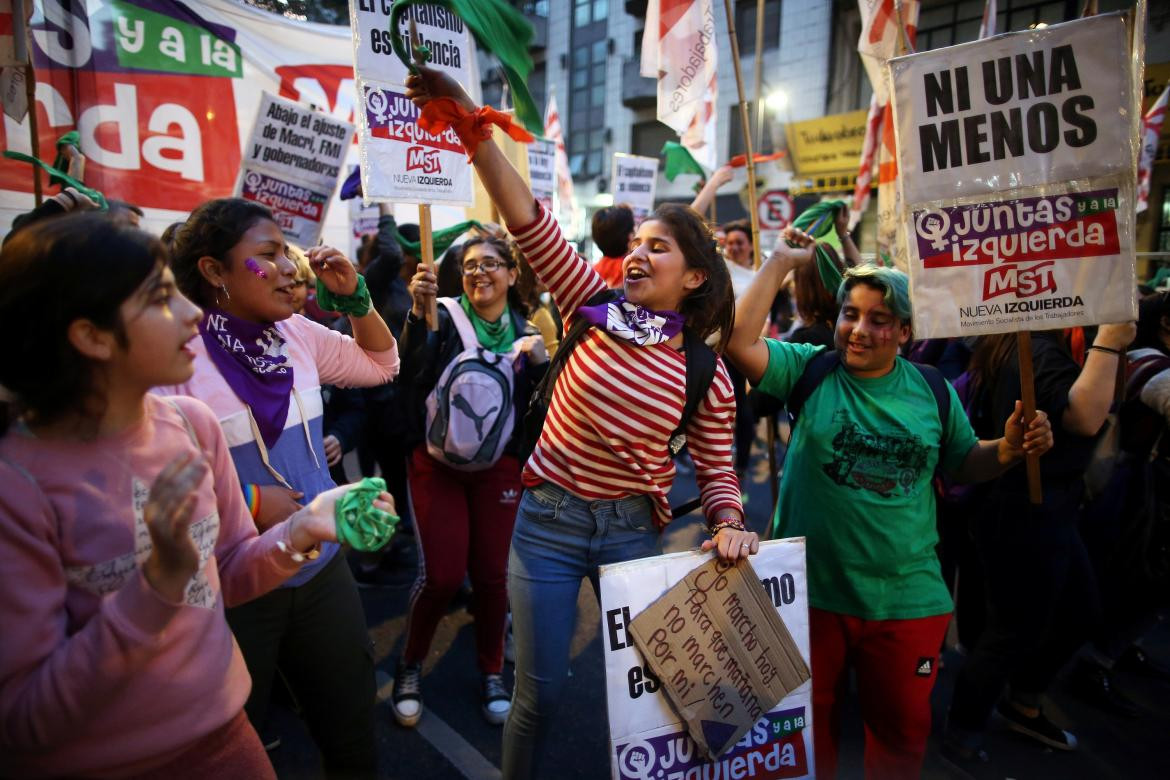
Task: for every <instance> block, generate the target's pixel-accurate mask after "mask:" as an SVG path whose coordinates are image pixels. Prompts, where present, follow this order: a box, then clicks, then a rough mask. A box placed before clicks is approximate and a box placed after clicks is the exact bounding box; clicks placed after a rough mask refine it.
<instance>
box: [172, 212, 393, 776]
mask: <svg viewBox="0 0 1170 780" xmlns="http://www.w3.org/2000/svg"><path fill="white" fill-rule="evenodd" d="M306 254H307V257H308V260H309V262H310V263H311V264H312V265H313V266H314V267H315V269H316V270H315V274H316V277H317V279H318V281H319V282H320V284H321V286H322V287H323V288H324V290H326V291H328V292H329V293H330V294H331V295H332V296H334V297H335V298H336V299H337V301H336V302H335V305H333V306H331V307H330V308H342V307H344V309H345V310H346V311H347V312H348V314H349V323H350V326H351V328H352V331H353V334H354V335H353V337H352V338H350V337H348V336H344V335H342V334H340V333H338V332H336V331H333V330H330V329H328V328H325V327H324V326H322V325H319V324H317V323H315V322H313V321H311V320H309V319H307V318H305V317H302V316H300V315H297V314H294V313H293V301H294V296H295V289H296V287H297V285H296V283H295V281H294V280H295V278H296V275H297V267H296V265H295V264H294V263H293V262H292V261H291V260H290V259H289V257H288V251H287V245H286V242H285V239H284V235H283V234H282V233H281V230H280V228H279V226H278V225H277V224H276V222H275V221H274V219H273V216H272V214H271V212H269V211H268V209H267V208H266V207H264V206H261V205H259V204H256V203H253V202H251V201H246V200H242V199H237V198H225V199H221V200H214V201H209V202H208V203H205V204H203V205H202V206H200V207H199V208H197V209H196V210H195V211H194V212H192V214H191V216H190V217H188V219H187V221H186V223H185V224H184V225H183V227H181V228H179V229H178V230H177V231H176V233H175V237H174V246H173V250H172V254H171V266H172V268H173V269H174V272H175V278H176V281H177V283H178V286H179V289H180V290H181V291H182V292H183V293H184V294H185V295H186V296H187V297H188V298H190V299H191V300H193V301H195V302H196V303H197V304H198V305H200V306H201V307H202V308H203V316H202V318H201V319H200V321H199V335H200V338H199V339H197V340H195V341H194V342H192V349H193V351H194V354H195V359H194V369H195V370H194V374H193V376H192V377H191V378H190V379H188V380H187V381H185V382H182V383H178V384H175V385H173V386H172V387H169V388H167V390H168V391H169V392H174V393H177V394H182V395H189V396H192V397H194V398H198V399H200V400H201V401H203V402H205V403H206V404H207V405H208V406H210V407H211V409H212V411H213V412H214V414H215V416H216V418H217V419H218V420H219V422H220V425H221V426H222V428H223V430H224V435H225V437H226V439H227V446H228V448H229V452H230V454H231V458H232V462H233V463H234V464H235V467H236V471H237V473H238V475H239V478H240V482H241V483H243V485H244V490H245V491H246V492H247V495H248V496H249V502H250V504H251V508H252V515H253V518H254V519H255V522H256V525H257V527H258V528H260V529H264V528H267V527H268V526H269V525H271V524H272V523H276V522H279V521H281V520H284V519H285V518H286V517H288V516H289V515H290V514H292V513H294V512H295V511H297V509H298V508H299V507H300V505H301V502H306V501H309V502H311V501H313V500H314V499H315V498H316V496H318V495H319V494H321V493H323V492H324V491H326V490H328V489H329V488H331V487H333V480H332V479H331V478H330V475H329V467H328V457H327V454H326V452H325V445H324V441H323V433H322V410H323V400H322V395H321V387H322V385H326V384H328V385H335V386H340V387H344V386H372V385H377V384H382V383H385V382H387V381H390V380H391V379H393V378H394V376H395V375H396V374H397V372H398V367H399V360H398V351H397V346H396V344H395V342H394V338H393V336H391V335H390V331H389V329H388V328H387V327H386V324H385V322H383V321H382V318H381V316H380V315H379V314H378V313H377V312H376V311H375V310H374V309H373V308H372V307H371V306H370V303H369V296H368V293H367V294H366V295H365V296H364V297H363V295H362V293H363V292H364V289H365V288H364V283H363V280H362V279H361V277H359V276H358V274H357V271H356V269H355V268H354V266H353V264H352V263H350V262H349V260H348V259H347V258H346V257H344V256H343V255H342V254H341V253H340V252H338V251H337V250H336V249H332V248H330V247H314V248H313V249H310V250H309V251H308V252H307V253H306ZM338 552H339V550H338V545H336V544H332V543H328V544H323V545H322V546H321V549H320V550H318V551H316V552H315V553H314V555H313V560H311V561H310V562H308V563H306V564H305V565H304V566H303V567H302V569H301V571H299V572H298V573H297V574H296V575H294V576H293V577H291V578H290V579H289V580H288V582H287V583H285V585H284V586H283V587H281V588H278V589H276V590H273V591H271V592H270V593H268V594H266V595H264V596H261V597H259V598H256V599H253V600H251V601H248V602H247V603H244V604H240V605H238V606H235V607H233V608H231V609H230V610H228V612H227V619H228V623H229V625H231V627H232V631H233V633H234V634H235V637H236V641H237V642H238V643H239V646H240V649H241V651H242V652H243V655H244V660H245V661H246V663H247V665H248V671H249V673H250V674H251V677H252V693H251V695H250V696H249V697H248V702H247V704H246V706H245V709H246V711H247V713H248V717H249V719H250V720H251V722H252V724H253V726H255V727H257V729H259V730H263V729H264V727H265V722H266V718H267V713H268V708H269V699H270V693H271V691H272V688H273V685H274V684H275V682H276V681H277V678H278V667H279V672H280V675H281V676H282V677H283V679H285V680H287V681H288V684H289V685H290V687H291V689H292V692H293V693H294V695H295V696H296V698H297V701H298V702H300V705H301V707H302V709H303V712H304V716H305V720H306V722H307V724H308V726H309V731H310V733H311V734H312V735H313V738H314V739H315V741H316V742H317V744H318V746H319V747H320V749H321V754H322V757H323V761H324V763H325V767H326V771H329V772H338V773H348V774H353V775H367V776H372V775H373V774H374V771H375V767H376V753H375V745H374V697H375V684H374V666H373V656H372V652H371V648H372V646H371V641H370V639H369V635H368V633H367V631H366V621H365V615H364V613H363V611H362V605H361V600H360V599H359V597H358V593H357V589H356V587H355V585H354V581H353V578H352V577H351V575H350V572H349V568H348V567H347V566H346V564H345V561H344V556H342V555H338Z"/></svg>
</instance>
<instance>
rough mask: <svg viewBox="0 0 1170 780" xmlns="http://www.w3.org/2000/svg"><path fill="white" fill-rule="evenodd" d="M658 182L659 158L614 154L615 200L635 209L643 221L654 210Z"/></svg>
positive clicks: (636, 215) (637, 216)
mask: <svg viewBox="0 0 1170 780" xmlns="http://www.w3.org/2000/svg"><path fill="white" fill-rule="evenodd" d="M657 184H658V159H657V158H655V157H639V156H638V155H636V154H625V153H623V152H617V153H615V154H614V156H613V202H614V203H616V204H622V203H626V204H628V205H629V206H630V208H631V209H633V212H634V220H635V221H636V222H641V221H642V220H643V219H645V218H646V217H647V215H649V214H650V212H651V211H653V210H654V189H655V187H656V186H657Z"/></svg>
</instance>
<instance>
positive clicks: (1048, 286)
mask: <svg viewBox="0 0 1170 780" xmlns="http://www.w3.org/2000/svg"><path fill="white" fill-rule="evenodd" d="M1054 265H1056V263H1055V262H1054V261H1052V260H1049V261H1048V262H1047V263H1039V264H1038V265H1031V266H1025V265H1023V264H1019V263H1009V264H1004V265H999V266H996V267H995V268H989V269H987V272H986V273H985V274H984V275H983V300H985V301H986V300H990V299H992V298H995V297H998V296H1000V295H1007V294H1009V293H1010V294H1012V295H1014V296H1015V297H1017V298H1031V297H1033V296H1036V295H1039V294H1040V293H1045V292H1056V276H1055V275H1054V274H1053V273H1052V271H1053V266H1054Z"/></svg>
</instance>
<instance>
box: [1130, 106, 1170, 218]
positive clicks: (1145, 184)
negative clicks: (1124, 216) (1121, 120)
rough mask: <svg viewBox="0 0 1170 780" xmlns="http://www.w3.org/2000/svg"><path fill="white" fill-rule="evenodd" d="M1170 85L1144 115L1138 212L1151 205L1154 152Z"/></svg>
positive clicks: (1139, 167) (1139, 159)
mask: <svg viewBox="0 0 1170 780" xmlns="http://www.w3.org/2000/svg"><path fill="white" fill-rule="evenodd" d="M1168 97H1170V87H1166V89H1164V90H1162V94H1161V95H1160V96H1159V97H1158V99H1157V100H1155V101H1154V105H1152V106H1150V110H1149V111H1147V112H1146V115H1145V116H1144V117H1142V148H1141V153H1140V154H1139V156H1138V176H1137V212H1138V213H1139V214H1140V213H1141V212H1143V211H1145V210H1146V209H1147V208H1149V206H1150V174H1151V173H1152V172H1153V170H1154V153H1155V152H1156V151H1157V150H1158V138H1159V137H1160V136H1161V135H1162V122H1163V120H1165V119H1166V101H1167V98H1168Z"/></svg>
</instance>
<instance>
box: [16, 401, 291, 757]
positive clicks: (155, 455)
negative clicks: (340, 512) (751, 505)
mask: <svg viewBox="0 0 1170 780" xmlns="http://www.w3.org/2000/svg"><path fill="white" fill-rule="evenodd" d="M145 403H146V414H145V417H144V419H143V420H142V422H140V423H138V424H137V425H135V426H133V427H132V428H129V429H127V430H125V431H123V432H121V433H119V434H117V435H114V436H107V437H100V438H97V439H95V440H92V441H85V442H78V441H64V440H59V439H58V440H55V439H45V438H38V437H36V436H34V435H33V434H31V433H30V432H29V431H28V430H27V429H25V428H22V427H19V426H17V427H16V428H14V429H13V430H12V431H10V432H9V433H8V434H7V435H6V436H4V438H3V439H0V484H2V485H3V490H0V583H3V587H0V621H2V622H3V636H2V638H0V776H4V777H8V776H12V777H60V776H70V777H75V776H92V777H108V776H115V775H123V774H127V773H134V772H142V771H146V770H148V769H150V768H152V767H154V766H158V765H160V764H161V763H163V762H165V761H166V760H168V759H170V758H173V757H174V756H176V755H177V754H179V753H180V752H182V750H183V749H185V748H187V747H189V746H190V745H191V744H192V743H193V742H195V741H196V740H198V739H200V738H201V737H204V736H206V735H207V734H209V733H210V732H212V731H214V730H215V729H217V728H219V727H220V726H222V725H224V724H225V723H227V722H228V720H230V719H231V718H232V717H233V716H235V715H236V714H237V713H239V712H240V710H241V709H242V708H243V705H244V700H245V699H246V698H247V696H248V692H249V690H250V688H251V679H250V678H249V677H248V671H247V669H246V667H245V666H244V660H243V657H242V656H241V655H240V650H239V648H238V647H237V646H236V644H235V641H234V640H233V638H232V635H231V631H230V630H229V629H228V625H227V622H226V620H225V618H224V607H225V605H226V606H234V605H236V604H240V603H242V602H245V601H248V600H250V599H253V598H255V597H257V596H259V595H262V594H263V593H265V592H267V591H268V590H271V589H272V588H274V587H276V586H277V585H279V584H280V583H281V582H283V581H284V580H285V579H286V578H288V577H289V576H291V575H292V574H294V573H295V572H296V571H297V570H298V568H299V564H297V563H296V562H294V561H293V560H292V558H291V556H290V555H289V554H287V553H285V552H282V551H281V550H280V549H279V548H278V547H277V542H279V541H285V542H286V543H287V541H288V523H287V522H285V523H280V524H279V525H277V526H274V527H273V528H271V529H269V530H268V531H267V532H266V533H265V534H264V535H262V536H258V535H257V533H256V528H255V526H254V525H253V523H252V518H251V516H250V515H249V513H248V509H247V507H246V505H245V504H244V497H243V493H242V491H241V489H240V483H239V480H238V479H237V477H236V471H235V468H234V467H233V465H232V461H231V457H230V456H229V454H228V448H227V445H226V442H225V440H224V435H223V432H222V431H221V430H220V427H219V423H218V421H217V420H216V418H215V415H214V414H213V413H212V412H211V410H210V409H208V408H207V406H206V405H204V404H203V403H202V402H200V401H197V400H195V399H192V398H160V397H157V396H153V395H150V396H147V398H146V402H145ZM190 452H195V453H197V454H199V456H200V457H203V458H206V460H207V462H208V465H209V467H210V468H209V470H208V472H207V474H206V476H205V477H204V479H203V482H202V483H201V484H200V486H199V489H198V491H197V493H198V501H197V504H196V508H195V514H194V518H195V519H194V521H193V523H192V526H191V536H192V538H193V540H194V541H195V544H196V546H197V548H198V550H199V556H200V561H201V566H200V568H199V570H198V572H197V573H196V575H195V576H194V577H192V578H191V580H190V582H189V583H188V585H187V590H186V594H185V597H184V598H183V600H182V601H181V602H179V603H171V602H169V601H167V600H165V599H164V598H163V597H161V596H160V595H159V594H158V593H157V592H156V591H155V590H154V589H153V588H152V587H151V586H150V585H149V584H148V583H147V581H146V579H145V578H144V577H143V575H142V572H141V566H142V564H143V563H144V562H145V561H146V559H147V558H148V557H149V556H150V553H151V549H152V544H151V539H150V534H149V532H148V530H147V528H146V523H145V520H144V507H145V505H146V500H147V497H148V495H149V493H150V488H151V485H153V484H154V481H155V478H156V477H157V476H158V474H159V472H160V471H162V470H163V469H164V468H165V467H166V466H167V465H168V464H169V463H171V462H172V461H174V460H175V459H176V458H178V457H179V456H180V455H181V454H184V453H190Z"/></svg>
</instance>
